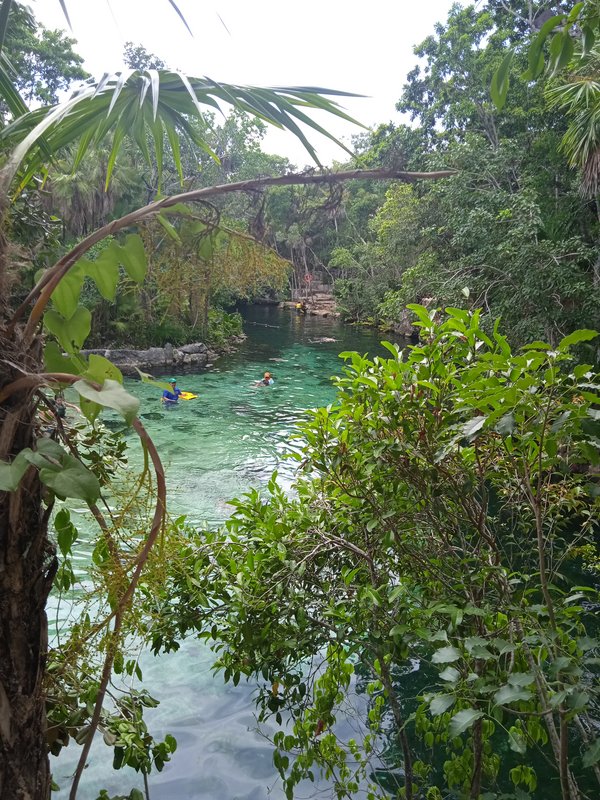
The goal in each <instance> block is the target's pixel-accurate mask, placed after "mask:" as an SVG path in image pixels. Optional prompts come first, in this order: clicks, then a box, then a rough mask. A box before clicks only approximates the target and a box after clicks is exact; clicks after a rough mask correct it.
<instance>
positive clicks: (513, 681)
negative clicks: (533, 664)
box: [508, 672, 535, 686]
mask: <svg viewBox="0 0 600 800" xmlns="http://www.w3.org/2000/svg"><path fill="white" fill-rule="evenodd" d="M534 681H535V675H534V674H533V672H511V673H510V675H509V676H508V682H509V683H510V685H511V686H531V684H532V683H533V682H534Z"/></svg>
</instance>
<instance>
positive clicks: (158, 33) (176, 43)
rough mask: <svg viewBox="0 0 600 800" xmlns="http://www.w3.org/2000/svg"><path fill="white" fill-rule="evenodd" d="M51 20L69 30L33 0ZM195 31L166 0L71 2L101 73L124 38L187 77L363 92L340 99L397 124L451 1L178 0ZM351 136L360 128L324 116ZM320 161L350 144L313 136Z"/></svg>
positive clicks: (296, 148) (81, 39)
mask: <svg viewBox="0 0 600 800" xmlns="http://www.w3.org/2000/svg"><path fill="white" fill-rule="evenodd" d="M29 4H30V5H31V7H32V8H33V10H34V13H35V15H36V17H37V18H38V19H39V20H40V21H41V22H42V23H43V24H44V25H46V27H50V28H57V27H60V28H67V25H66V22H65V18H64V16H63V13H62V11H61V8H60V2H59V0H29ZM177 4H178V6H179V8H180V9H181V11H182V13H183V14H184V16H185V17H186V19H187V21H188V23H189V25H190V27H191V29H192V33H193V37H191V36H190V35H189V33H188V32H187V30H186V29H185V28H184V26H183V24H182V22H181V21H180V19H179V18H178V17H177V15H176V13H175V12H174V11H173V10H172V8H171V6H170V4H169V2H168V0H66V5H67V8H68V10H69V15H70V18H71V23H72V26H73V30H72V32H71V31H68V33H69V35H70V36H73V37H74V38H76V39H77V42H78V44H77V47H76V49H77V51H78V52H79V53H80V54H81V55H82V56H83V57H84V58H85V66H86V69H87V70H88V72H90V73H92V74H93V75H94V76H96V77H99V76H100V75H101V74H102V73H103V72H116V71H117V70H119V69H120V68H121V67H122V53H123V45H124V44H125V42H127V41H133V42H134V43H135V44H142V45H143V46H144V47H146V49H147V50H149V51H151V52H152V53H155V54H156V55H158V56H160V57H161V58H162V59H163V60H164V61H165V62H166V63H167V64H168V65H169V66H170V67H171V68H173V69H179V70H181V71H182V72H185V73H186V74H188V75H194V76H198V77H202V76H208V77H210V78H214V79H216V80H218V81H226V82H229V83H241V84H247V85H257V86H298V85H303V86H322V87H327V88H334V89H343V90H345V91H349V92H354V93H357V94H362V95H366V96H367V97H366V98H365V99H345V98H342V100H341V103H342V105H343V106H344V107H345V109H346V110H347V111H348V112H349V113H350V114H351V116H353V117H355V118H356V119H358V120H360V122H362V123H363V124H365V125H367V126H374V125H377V124H379V123H382V122H389V121H390V120H393V121H394V122H400V121H401V118H400V115H399V114H398V113H397V112H396V110H395V103H396V102H397V100H398V99H399V97H400V93H401V90H402V85H403V83H404V81H405V78H406V74H407V72H408V71H409V70H410V69H412V67H413V66H414V65H415V63H416V57H415V56H414V54H413V52H412V48H413V46H414V45H415V44H417V43H418V42H420V41H422V40H423V39H424V38H425V37H426V36H427V35H428V34H430V33H432V31H433V25H434V23H435V22H443V21H444V20H445V19H446V16H447V13H448V10H449V9H450V7H451V5H452V0H421V2H415V0H360V2H359V1H358V0H254V1H253V2H248V0H177ZM318 119H319V121H320V122H321V124H322V125H323V126H324V127H327V129H328V130H330V131H331V132H332V133H334V134H335V135H336V136H337V137H338V138H342V139H344V140H345V141H346V142H347V143H349V142H350V137H351V135H352V134H353V133H357V132H359V131H360V129H359V128H356V127H355V126H352V125H350V124H348V123H345V122H343V121H337V120H336V121H333V120H332V119H331V118H327V115H325V116H323V115H321V116H320V117H318ZM310 139H311V141H312V143H313V144H314V145H315V147H316V148H317V151H318V154H319V157H320V158H321V160H322V161H323V163H331V161H332V160H333V159H336V158H337V159H339V160H343V159H344V151H343V150H341V149H340V148H339V147H337V146H336V145H334V144H333V143H330V142H329V141H328V140H327V139H324V138H323V137H320V136H318V135H317V134H311V136H310ZM264 149H265V150H267V151H269V152H273V153H279V154H280V155H285V156H287V157H288V158H290V160H291V161H293V162H294V163H296V164H297V165H299V166H301V165H303V164H305V163H307V162H308V161H309V160H310V159H309V157H308V154H307V153H306V151H305V150H304V149H303V147H302V145H301V144H300V143H299V142H297V140H296V139H295V137H293V136H292V135H291V134H289V133H282V132H279V131H273V133H270V134H269V135H268V138H267V140H266V143H265V146H264Z"/></svg>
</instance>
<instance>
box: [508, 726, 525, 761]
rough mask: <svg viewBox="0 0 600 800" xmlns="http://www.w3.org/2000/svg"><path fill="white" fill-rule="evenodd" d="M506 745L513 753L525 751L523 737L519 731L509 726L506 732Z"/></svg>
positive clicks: (523, 752)
mask: <svg viewBox="0 0 600 800" xmlns="http://www.w3.org/2000/svg"><path fill="white" fill-rule="evenodd" d="M508 745H509V747H510V749H511V750H512V751H513V753H520V754H521V755H524V754H525V753H526V752H527V743H526V740H525V737H524V736H523V734H522V733H521V732H520V731H518V730H516V728H511V729H510V731H509V732H508Z"/></svg>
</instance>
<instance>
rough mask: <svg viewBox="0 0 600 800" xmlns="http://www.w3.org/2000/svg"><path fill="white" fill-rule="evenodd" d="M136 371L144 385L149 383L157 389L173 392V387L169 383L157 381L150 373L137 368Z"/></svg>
mask: <svg viewBox="0 0 600 800" xmlns="http://www.w3.org/2000/svg"><path fill="white" fill-rule="evenodd" d="M135 370H136V372H137V374H138V375H139V376H140V380H141V382H142V383H149V384H150V386H156V388H157V389H167V390H168V391H169V392H170V391H171V389H172V386H171V384H170V383H167V382H166V381H157V380H156V378H154V377H153V376H152V375H150V374H149V373H148V372H142V371H141V370H139V369H138V368H137V367H136V368H135Z"/></svg>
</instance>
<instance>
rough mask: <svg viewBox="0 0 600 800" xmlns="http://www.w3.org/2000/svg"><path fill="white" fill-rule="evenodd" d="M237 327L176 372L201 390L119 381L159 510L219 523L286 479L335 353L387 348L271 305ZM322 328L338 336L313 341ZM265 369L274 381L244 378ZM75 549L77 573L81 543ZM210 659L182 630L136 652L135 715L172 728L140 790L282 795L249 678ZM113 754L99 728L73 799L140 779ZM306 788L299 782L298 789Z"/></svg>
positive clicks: (63, 761) (68, 764)
mask: <svg viewBox="0 0 600 800" xmlns="http://www.w3.org/2000/svg"><path fill="white" fill-rule="evenodd" d="M244 330H245V332H246V334H247V335H248V339H247V340H246V342H245V343H244V344H243V345H242V346H241V347H240V348H239V350H237V351H236V352H235V353H233V354H231V355H229V356H226V357H223V358H221V359H219V360H218V361H217V362H216V363H215V364H214V366H212V367H211V368H209V369H207V370H204V371H202V372H197V373H190V374H186V375H183V374H177V375H176V376H175V377H177V378H178V379H179V386H180V388H182V389H185V390H187V391H191V392H194V393H196V394H198V395H199V397H198V399H196V400H190V401H187V402H181V403H180V404H179V405H178V406H176V407H174V408H169V409H165V408H164V407H163V406H162V405H161V403H160V400H159V397H160V391H159V390H158V389H155V388H153V387H151V386H148V385H146V384H141V383H139V382H138V381H128V386H127V388H128V389H129V391H131V392H132V393H134V394H135V395H137V396H138V397H139V398H140V399H141V400H142V408H141V412H140V416H141V418H142V420H143V422H144V424H145V425H146V427H147V429H148V431H149V432H150V434H151V436H152V438H153V440H154V441H155V443H156V444H157V446H158V449H159V452H160V454H161V458H162V460H163V463H164V464H165V466H166V471H167V483H168V486H169V510H170V512H171V514H180V513H185V514H187V515H188V519H189V520H190V521H192V522H196V523H203V522H208V523H209V524H211V525H214V524H216V523H219V522H222V521H223V520H224V519H225V518H226V517H227V516H228V515H229V513H230V510H231V509H230V507H229V506H228V504H227V501H228V500H230V499H231V498H233V497H235V496H237V495H240V494H242V493H244V492H246V491H248V490H249V489H250V488H251V487H257V486H263V485H264V484H266V482H267V480H268V479H269V477H270V475H271V473H272V471H273V470H274V469H277V470H278V473H279V480H280V482H281V483H282V484H283V485H284V486H289V484H290V482H291V481H292V478H293V464H294V462H293V461H291V460H288V459H284V458H283V455H284V453H285V451H286V450H289V447H290V445H289V443H288V440H289V437H290V434H291V433H293V431H294V428H295V425H296V424H297V422H298V420H299V419H301V417H302V415H303V412H304V411H305V410H306V409H307V408H314V407H317V406H323V405H327V404H328V403H330V402H332V401H333V400H334V398H335V392H334V389H333V387H332V385H331V376H332V375H334V374H339V373H340V372H341V368H342V365H343V362H342V361H341V360H340V359H339V357H338V354H339V353H340V352H341V351H344V350H358V351H359V352H361V353H369V354H370V355H376V354H379V353H386V352H387V351H384V350H383V348H381V347H380V346H379V344H378V342H379V338H380V336H379V335H378V334H377V333H376V332H373V331H370V330H365V329H360V328H354V327H349V326H343V325H341V324H340V323H339V322H337V321H336V320H329V319H323V318H317V317H302V316H297V315H296V313H295V312H293V311H287V310H285V311H280V310H279V309H274V308H269V307H265V308H260V307H259V308H252V309H249V310H248V312H247V314H246V320H245V325H244ZM322 337H328V338H333V339H336V341H335V342H328V343H323V342H318V341H316V340H318V339H320V338H322ZM386 338H391V335H387V336H386ZM388 355H389V354H388ZM266 370H268V371H270V372H271V373H272V374H273V376H274V378H275V385H274V386H272V387H268V388H267V387H265V388H255V387H253V386H252V382H253V381H254V380H258V379H260V378H261V377H262V375H263V373H264V372H265V371H266ZM165 377H170V376H165ZM79 558H80V573H81V574H84V573H85V564H86V562H87V560H88V558H89V553H86V552H85V548H83V549H82V552H81V553H80V555H79ZM58 616H59V617H60V614H59V615H58ZM212 662H213V656H212V654H211V653H210V651H209V650H208V649H207V648H206V647H205V646H204V645H202V644H200V643H199V642H196V641H191V640H190V641H188V642H186V643H185V644H184V645H183V646H182V648H181V650H180V651H178V652H177V653H174V654H169V655H165V656H161V657H159V658H154V657H152V656H150V655H143V656H142V667H143V672H144V686H145V687H146V688H147V689H148V691H149V692H150V693H151V694H152V695H153V696H154V697H156V698H158V699H159V700H160V706H159V707H158V708H156V709H152V710H149V711H147V712H146V714H145V718H146V721H147V724H148V727H149V729H150V731H151V732H152V733H153V734H154V735H155V737H157V738H160V737H162V736H164V735H165V734H166V733H171V734H173V735H174V736H175V738H176V739H177V742H178V749H177V752H176V753H175V754H174V756H173V758H172V760H171V762H170V763H169V764H167V766H166V767H165V769H164V770H163V772H162V773H152V774H151V775H150V777H149V784H150V796H151V798H152V800H175V798H177V799H181V800H262V799H263V798H273V799H274V800H280V798H283V796H284V795H283V792H282V789H281V784H280V782H279V779H278V775H277V773H276V771H275V769H274V767H273V762H272V748H271V745H270V744H269V743H268V742H267V741H266V740H265V739H264V738H263V737H262V736H261V735H260V734H259V733H258V732H257V730H256V723H255V720H254V714H253V712H254V703H253V699H252V696H253V690H254V685H252V684H243V685H242V684H240V685H239V686H237V687H233V686H231V685H224V683H223V680H222V678H221V676H220V675H217V676H214V675H213V673H212V672H211V669H210V667H211V664H212ZM357 702H359V701H357ZM351 724H352V723H351V722H350V721H349V722H348V723H347V725H348V726H350V725H351ZM340 733H341V734H342V735H343V731H340ZM347 733H348V734H349V735H352V733H353V732H352V731H351V730H350V729H349V730H348V731H347ZM78 755H79V749H78V748H76V747H71V748H67V750H66V751H64V753H63V754H62V755H61V757H60V758H59V759H53V763H52V768H53V771H54V779H55V781H56V782H57V783H58V784H59V785H60V786H61V787H62V789H61V791H60V792H57V793H56V794H55V795H53V797H57V798H61V800H62V798H65V797H67V795H68V787H69V779H68V778H69V775H70V774H71V773H72V772H73V769H74V767H75V764H76V761H77V758H78ZM111 761H112V759H111V751H110V750H109V749H108V748H106V747H105V746H104V745H103V744H102V739H101V737H100V736H97V737H96V742H95V744H94V747H93V748H92V753H91V757H90V761H89V765H88V767H87V769H86V771H85V773H84V777H83V779H82V784H81V788H80V793H79V797H80V798H82V800H94V798H96V796H97V793H98V791H99V790H100V789H101V788H106V789H107V790H108V791H109V794H116V793H120V792H123V793H128V792H129V790H130V789H131V788H132V787H134V786H137V787H139V788H140V789H142V788H143V783H142V780H141V776H140V775H138V774H137V773H135V772H134V771H133V770H131V769H129V768H126V769H123V770H119V771H118V772H115V771H113V770H112V769H111ZM321 788H322V787H321ZM313 791H314V790H313V787H311V786H308V787H306V791H304V792H302V795H303V796H305V797H308V796H311V794H312V793H313Z"/></svg>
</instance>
